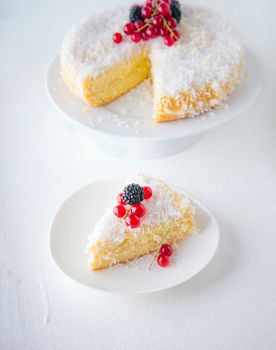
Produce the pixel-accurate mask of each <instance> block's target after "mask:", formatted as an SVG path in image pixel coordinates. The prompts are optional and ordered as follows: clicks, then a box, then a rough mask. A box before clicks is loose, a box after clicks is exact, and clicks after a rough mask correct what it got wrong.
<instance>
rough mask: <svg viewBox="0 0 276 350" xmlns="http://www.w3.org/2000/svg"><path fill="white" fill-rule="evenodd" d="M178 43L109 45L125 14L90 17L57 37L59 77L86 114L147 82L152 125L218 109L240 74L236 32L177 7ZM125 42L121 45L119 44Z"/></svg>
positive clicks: (207, 15) (205, 14)
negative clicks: (60, 41) (87, 109)
mask: <svg viewBox="0 0 276 350" xmlns="http://www.w3.org/2000/svg"><path fill="white" fill-rule="evenodd" d="M181 12H182V18H181V21H180V23H178V25H177V31H178V33H179V39H178V40H177V42H176V43H174V45H172V46H166V45H164V38H162V37H161V36H158V37H156V38H154V39H150V40H146V41H144V40H141V41H139V42H133V41H132V40H123V42H121V43H120V44H116V43H114V41H113V40H112V36H113V34H114V33H115V32H120V31H121V30H122V26H123V24H124V23H126V22H127V21H128V15H129V9H128V7H120V8H116V9H113V10H109V11H106V12H103V13H100V14H98V13H97V14H92V15H91V16H89V17H88V18H86V19H84V20H83V21H81V22H80V23H79V24H77V25H75V26H74V27H73V28H72V29H71V30H70V31H69V33H68V34H67V35H66V36H65V39H64V42H63V46H62V49H61V52H60V58H61V72H62V76H63V79H64V81H65V82H66V83H67V85H68V86H69V87H70V89H71V90H72V91H73V93H74V94H75V95H76V96H78V97H80V98H82V99H83V100H84V101H85V102H86V103H88V104H89V105H90V106H91V107H96V106H102V105H105V104H107V103H109V102H111V101H113V100H115V99H117V98H118V97H119V96H121V95H123V94H125V93H127V92H128V91H129V90H130V89H132V88H133V87H135V86H136V85H138V84H140V83H141V82H142V81H144V80H145V79H146V78H150V79H151V80H152V84H153V104H154V115H153V118H154V120H155V121H156V122H163V121H169V120H176V119H181V118H186V117H193V116H196V115H198V114H201V113H204V112H207V111H209V110H210V109H213V108H219V107H221V106H222V105H223V103H224V102H225V101H226V99H227V97H228V96H229V95H230V94H231V93H232V92H233V90H234V88H235V87H236V85H237V84H238V83H239V81H240V80H241V78H242V76H243V72H244V68H245V58H244V47H243V43H242V40H241V38H240V35H239V33H238V32H237V31H236V30H235V28H234V27H233V26H232V25H231V23H229V21H228V20H226V19H225V18H223V17H221V16H220V15H219V14H217V13H215V12H214V11H211V10H208V9H202V8H196V7H191V6H185V5H181ZM127 39H129V38H127Z"/></svg>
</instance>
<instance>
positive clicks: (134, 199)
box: [123, 184, 144, 205]
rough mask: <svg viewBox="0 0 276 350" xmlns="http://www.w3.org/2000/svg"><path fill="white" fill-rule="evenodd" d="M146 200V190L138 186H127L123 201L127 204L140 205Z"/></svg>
mask: <svg viewBox="0 0 276 350" xmlns="http://www.w3.org/2000/svg"><path fill="white" fill-rule="evenodd" d="M143 200H144V188H143V187H142V186H140V185H137V184H130V185H127V186H126V187H125V188H124V190H123V201H124V202H125V203H127V204H130V205H131V204H135V203H140V202H142V201H143Z"/></svg>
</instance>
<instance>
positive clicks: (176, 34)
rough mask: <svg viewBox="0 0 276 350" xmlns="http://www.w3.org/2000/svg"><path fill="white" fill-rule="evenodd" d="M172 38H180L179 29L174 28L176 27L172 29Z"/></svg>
mask: <svg viewBox="0 0 276 350" xmlns="http://www.w3.org/2000/svg"><path fill="white" fill-rule="evenodd" d="M173 34H174V35H173V39H174V41H177V40H178V39H179V38H180V34H179V31H178V30H176V29H174V30H173Z"/></svg>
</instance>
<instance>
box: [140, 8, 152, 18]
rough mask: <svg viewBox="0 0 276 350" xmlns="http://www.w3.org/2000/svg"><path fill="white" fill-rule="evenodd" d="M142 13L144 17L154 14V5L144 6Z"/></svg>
mask: <svg viewBox="0 0 276 350" xmlns="http://www.w3.org/2000/svg"><path fill="white" fill-rule="evenodd" d="M141 15H142V17H144V18H150V17H151V15H152V7H150V6H143V7H142V10H141Z"/></svg>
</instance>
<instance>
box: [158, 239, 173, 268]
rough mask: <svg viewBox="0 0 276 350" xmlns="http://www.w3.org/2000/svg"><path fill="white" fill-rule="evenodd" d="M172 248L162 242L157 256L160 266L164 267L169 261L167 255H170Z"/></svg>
mask: <svg viewBox="0 0 276 350" xmlns="http://www.w3.org/2000/svg"><path fill="white" fill-rule="evenodd" d="M172 253H173V249H172V247H171V246H170V245H169V244H162V245H161V248H160V249H159V254H158V256H157V263H158V265H160V266H162V267H166V266H168V265H169V263H170V259H169V257H170V256H171V255H172Z"/></svg>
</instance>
